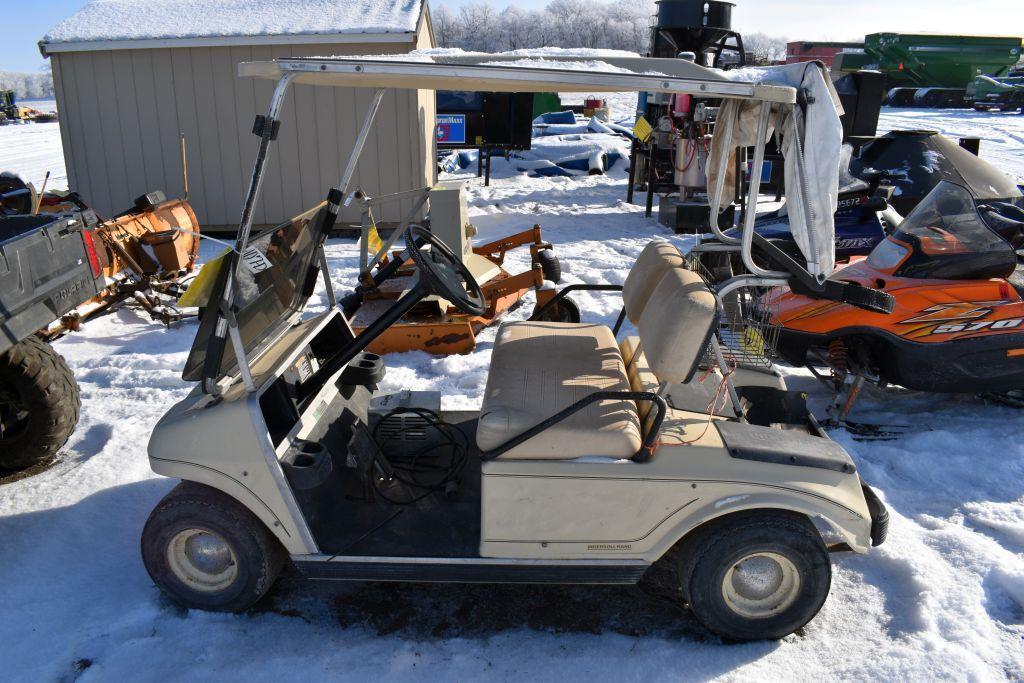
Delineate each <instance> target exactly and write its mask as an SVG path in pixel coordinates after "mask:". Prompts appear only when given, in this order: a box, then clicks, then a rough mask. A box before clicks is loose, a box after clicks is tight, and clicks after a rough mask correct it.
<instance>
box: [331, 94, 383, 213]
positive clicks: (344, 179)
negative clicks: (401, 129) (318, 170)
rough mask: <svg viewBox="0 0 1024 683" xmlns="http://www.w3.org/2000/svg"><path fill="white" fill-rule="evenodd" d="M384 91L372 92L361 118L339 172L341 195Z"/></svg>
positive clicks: (350, 180) (354, 168) (357, 159)
mask: <svg viewBox="0 0 1024 683" xmlns="http://www.w3.org/2000/svg"><path fill="white" fill-rule="evenodd" d="M385 92H387V91H386V90H385V89H384V88H378V89H377V90H376V91H375V92H374V93H373V100H372V101H371V102H370V108H369V109H368V110H367V112H366V118H365V119H363V127H362V128H360V129H359V135H358V136H357V137H356V142H355V144H354V145H353V146H352V153H351V154H349V156H348V164H346V165H345V171H344V173H342V174H341V182H339V183H338V191H339V192H341V194H342V195H344V194H345V193H346V192H348V185H349V183H351V182H352V176H354V175H355V173H356V164H358V163H359V157H360V156H362V154H363V147H365V146H366V139H367V138H368V137H370V131H371V130H372V129H373V119H374V118H376V116H377V110H378V109H379V108H380V101H381V100H382V99H384V93H385Z"/></svg>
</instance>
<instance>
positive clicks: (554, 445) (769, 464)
mask: <svg viewBox="0 0 1024 683" xmlns="http://www.w3.org/2000/svg"><path fill="white" fill-rule="evenodd" d="M446 59H448V60H449V61H445V60H446ZM487 59H489V58H482V57H481V58H476V57H474V56H468V57H457V58H445V57H437V58H436V59H435V60H426V61H421V62H405V61H395V60H391V59H387V60H384V59H381V60H374V59H372V58H369V59H352V58H349V59H343V58H310V59H284V60H277V61H274V62H262V63H252V64H243V65H242V66H241V72H242V74H243V75H255V76H262V77H265V78H273V79H276V80H277V87H276V89H275V91H274V95H273V97H272V100H271V104H270V107H269V109H268V111H267V114H266V115H265V116H262V117H260V119H259V123H258V124H257V127H256V130H257V133H258V134H259V135H260V149H259V152H258V154H257V159H256V165H255V170H254V173H253V176H252V181H251V184H250V187H249V191H248V194H247V196H246V199H245V202H244V207H245V208H244V210H243V215H242V219H241V222H240V229H239V235H238V242H237V244H236V249H235V251H232V252H230V253H229V255H228V256H227V259H226V263H227V266H226V267H221V269H220V270H219V272H218V276H217V281H216V285H215V287H214V291H213V294H212V297H211V304H210V305H209V306H208V307H207V309H206V312H205V314H204V317H203V320H202V321H201V324H200V328H199V332H198V334H197V337H196V341H195V344H194V345H193V348H192V352H191V354H190V357H189V359H188V361H187V365H186V368H185V372H184V377H185V379H187V380H194V381H197V382H198V383H199V384H198V385H197V386H196V387H195V389H194V390H193V391H192V393H191V394H190V395H189V396H188V397H187V398H185V399H184V400H182V401H181V402H180V403H178V404H177V405H175V406H174V407H173V408H171V409H170V411H169V412H168V413H167V414H166V415H165V416H164V417H163V418H162V419H161V420H160V422H159V423H158V424H157V426H156V427H155V429H154V432H153V434H152V437H151V440H150V443H149V458H150V463H151V466H152V468H153V470H154V471H155V472H157V473H159V474H163V475H166V476H168V477H174V478H177V479H181V480H182V482H181V483H180V484H179V485H178V486H177V487H175V488H174V489H173V490H172V491H171V492H170V493H169V494H168V495H167V496H166V497H165V498H164V499H163V500H162V501H161V502H160V503H159V504H158V505H157V507H156V508H155V509H154V511H153V512H152V514H151V515H150V517H149V520H148V521H147V522H146V525H145V528H144V530H143V534H142V557H143V560H144V563H145V566H146V569H147V570H148V572H149V574H150V576H151V577H152V578H153V581H154V582H155V583H156V584H157V586H159V587H160V588H161V589H162V590H163V591H164V592H165V593H166V594H167V595H169V596H170V597H171V598H172V599H174V600H175V601H177V602H179V603H181V604H183V605H185V606H187V607H190V608H200V609H209V610H231V611H237V610H244V609H246V608H248V607H250V606H251V605H253V604H254V603H255V602H257V601H258V600H259V599H260V598H261V597H262V596H263V595H264V594H265V593H266V592H267V591H268V590H269V589H270V587H271V585H272V584H273V583H274V580H275V579H276V577H277V576H278V573H279V571H280V570H281V567H282V565H283V564H284V563H285V562H286V561H288V560H290V561H291V562H292V563H293V564H294V565H295V566H296V567H297V568H298V569H299V570H300V571H302V572H303V573H305V574H306V575H307V576H309V577H312V578H317V579H348V580H372V581H442V582H497V583H583V584H586V583H591V584H619V583H621V584H626V583H633V582H636V581H638V580H639V579H640V578H641V577H642V576H643V575H644V573H645V572H646V571H647V569H648V568H649V567H650V566H651V565H652V564H653V563H655V562H658V561H663V562H669V563H673V565H674V567H675V569H676V570H677V573H678V576H679V585H678V591H679V599H680V600H681V601H685V602H686V603H687V604H689V605H690V607H691V608H692V610H693V612H694V614H695V615H696V617H697V618H698V619H699V620H700V621H701V622H702V623H703V624H705V625H706V626H707V627H708V628H709V629H711V630H712V631H714V632H716V633H718V634H721V635H722V636H724V637H727V638H730V639H738V640H748V639H760V638H779V637H782V636H785V635H787V634H789V633H792V632H793V631H794V630H795V629H797V628H800V627H801V626H803V625H804V624H806V623H807V622H808V621H809V620H810V619H812V618H813V616H814V615H815V614H816V613H817V611H818V610H819V608H820V607H821V606H822V604H823V603H824V601H825V598H826V596H827V594H828V591H829V586H830V579H831V565H830V557H829V553H830V552H832V551H840V550H852V551H854V552H858V553H864V552H867V551H868V549H869V547H870V546H871V545H872V544H875V545H877V544H879V543H881V542H882V541H883V539H884V537H885V533H886V524H887V513H886V512H885V508H884V506H883V505H882V503H881V502H880V500H879V499H878V497H877V496H876V495H875V494H874V493H873V492H872V490H871V489H870V488H869V487H868V486H867V485H866V484H865V483H864V482H863V481H862V480H861V478H860V476H859V475H858V472H857V467H856V465H855V464H854V462H853V461H852V460H851V458H850V456H849V455H848V454H847V453H846V452H845V451H844V450H843V449H842V448H841V447H839V446H838V445H837V444H835V443H833V442H832V441H830V440H829V439H828V438H827V436H826V435H825V434H824V433H823V432H822V431H821V429H820V428H819V427H818V426H817V423H816V422H815V420H814V418H813V416H812V415H810V414H809V413H807V411H806V409H805V408H804V407H803V406H802V405H801V404H800V403H801V402H800V400H799V396H794V395H792V394H789V393H787V392H786V391H785V387H784V384H783V383H782V381H781V379H780V378H779V377H778V376H777V375H775V374H773V373H771V372H766V371H753V370H746V371H744V370H737V371H736V372H735V373H732V372H730V371H728V369H729V368H730V366H729V365H728V363H727V362H726V361H725V360H724V358H723V353H722V349H721V347H720V345H719V343H718V339H717V323H718V319H719V315H720V308H721V304H720V302H719V300H718V298H717V297H716V296H715V294H714V293H713V292H711V291H710V290H709V289H708V287H707V286H706V285H705V284H704V283H703V282H702V281H701V280H700V279H699V277H698V276H696V275H695V274H694V273H692V272H690V271H688V270H686V269H685V268H684V267H683V258H682V256H681V255H680V254H679V252H678V251H677V250H676V249H675V247H673V246H672V245H670V244H668V243H666V242H663V241H657V240H656V241H654V242H652V243H651V244H649V245H648V246H647V247H646V248H645V249H644V250H643V252H642V253H641V254H640V255H639V257H638V258H637V260H636V264H635V265H634V267H633V268H632V270H631V271H630V273H629V276H628V278H627V279H626V281H625V283H624V284H623V285H619V286H614V285H592V286H589V288H590V289H604V290H610V291H611V293H610V294H609V296H612V295H615V294H616V293H617V294H618V295H621V297H622V301H623V314H622V316H620V324H617V325H616V326H615V327H616V329H615V330H614V331H613V330H612V329H609V328H608V327H605V326H603V325H598V324H594V323H587V322H582V323H575V324H572V323H558V322H545V321H522V322H514V323H508V324H505V325H503V326H502V327H501V328H500V330H499V331H498V334H497V338H496V340H495V342H494V350H493V353H492V358H491V363H490V368H489V374H488V379H487V386H486V390H485V392H484V396H483V400H482V407H481V409H480V410H478V411H446V410H443V409H442V407H441V405H440V395H439V394H437V393H433V392H409V391H398V392H384V391H382V390H381V389H380V385H381V382H382V380H383V379H384V373H385V366H384V362H383V360H382V359H381V358H380V357H379V356H377V355H375V354H372V353H368V352H367V351H366V349H367V347H369V345H370V344H372V343H373V341H374V340H375V339H377V338H379V337H380V335H381V334H383V333H384V332H385V331H386V330H387V329H388V327H389V326H391V325H392V324H394V322H395V321H396V320H399V319H400V318H401V317H402V315H404V314H405V313H406V312H407V311H409V310H411V309H412V308H413V307H415V306H416V305H417V304H418V303H419V302H420V301H422V300H423V299H424V298H425V297H427V296H439V297H441V298H442V299H445V300H447V301H449V302H451V303H452V304H453V305H454V306H455V307H457V308H458V309H459V310H460V311H462V312H463V313H465V314H468V315H479V314H480V312H481V311H482V310H484V309H485V307H486V306H487V302H486V301H485V297H484V295H483V292H482V290H481V287H480V285H479V283H478V282H477V281H476V279H475V278H474V276H473V274H472V273H471V272H470V270H469V269H468V268H467V267H466V266H465V265H464V264H463V263H462V262H461V261H460V259H459V258H458V257H457V256H456V255H455V254H453V253H452V250H451V249H450V248H449V247H448V246H447V245H445V244H444V243H443V242H442V241H441V240H440V239H439V238H438V237H437V236H436V235H434V234H432V233H431V232H430V231H428V230H425V229H423V228H422V227H420V226H418V225H415V224H410V225H408V226H407V227H406V228H405V231H404V235H403V239H404V244H405V249H404V253H403V255H402V256H403V257H404V258H409V259H412V260H413V262H414V263H415V266H416V277H415V278H414V280H413V282H412V283H411V284H410V286H409V287H408V289H407V291H405V293H404V294H403V295H402V296H401V297H400V298H398V299H397V300H396V301H395V302H394V303H393V304H392V305H391V307H390V308H389V309H388V310H387V311H385V312H384V313H383V314H382V315H381V316H380V317H378V318H377V319H376V320H375V321H374V322H373V323H372V324H371V325H369V326H368V327H367V328H366V329H364V330H363V331H362V332H360V333H359V334H355V333H353V331H352V328H351V327H350V325H349V322H348V320H347V319H346V317H345V316H344V314H343V313H342V311H341V310H340V309H339V308H338V307H337V306H334V305H332V306H330V307H329V309H328V310H327V311H326V312H323V313H320V314H317V315H312V316H306V317H303V315H302V312H303V307H304V306H305V304H306V302H307V300H308V298H309V297H310V295H311V294H312V292H313V289H314V284H315V282H316V281H317V278H318V274H322V275H323V278H324V279H323V284H324V287H325V288H326V291H327V298H328V301H329V302H331V303H332V304H333V302H334V301H335V299H334V294H333V291H334V290H333V285H332V283H331V282H330V279H329V277H328V275H327V272H326V269H322V264H324V263H325V257H324V253H323V249H322V245H323V242H324V239H325V236H326V235H327V234H328V231H329V230H330V228H331V226H332V224H333V222H334V218H335V216H336V215H337V212H338V210H339V207H340V205H341V203H342V202H343V201H344V200H345V197H346V193H347V192H348V190H349V188H348V187H347V186H348V182H349V179H350V178H351V173H350V171H351V169H352V168H353V166H354V164H355V160H356V159H357V158H358V156H359V151H360V149H361V147H362V141H364V140H365V139H366V133H367V131H368V130H369V127H370V126H371V125H372V118H373V117H372V113H371V115H370V116H368V117H367V120H366V122H365V124H364V126H363V129H362V131H361V133H360V135H359V136H358V137H357V143H356V148H355V150H354V151H353V155H352V159H351V160H350V162H349V166H348V170H347V171H346V172H345V173H344V174H343V178H342V181H341V183H340V184H339V185H338V186H337V187H335V188H332V189H331V190H330V191H329V193H328V196H327V200H326V201H325V202H323V203H321V204H320V205H318V206H316V207H313V208H312V209H311V210H310V211H308V212H306V213H304V214H302V215H300V216H298V217H296V218H295V219H294V220H292V221H289V222H286V223H284V224H282V225H280V226H278V227H276V228H274V229H271V230H268V231H266V232H264V233H262V234H257V235H250V231H251V225H252V207H253V206H254V205H255V202H256V201H257V198H258V194H259V188H260V184H261V182H262V179H263V174H264V168H265V164H266V162H267V159H268V151H269V149H270V147H271V143H272V141H273V139H274V137H275V131H276V130H277V128H278V121H279V119H278V117H279V112H280V109H281V105H282V103H283V101H284V100H285V94H286V92H287V90H288V88H289V86H290V85H291V84H293V83H307V84H312V85H341V86H356V87H360V86H361V87H371V88H377V89H384V88H388V87H399V88H401V87H416V88H432V89H460V90H466V89H475V90H485V91H490V92H501V91H525V92H544V91H552V90H553V91H558V92H594V91H623V90H634V91H641V90H650V91H655V92H684V93H707V94H708V95H709V96H714V97H724V98H742V99H744V100H745V101H748V102H750V103H752V104H753V105H754V106H755V107H757V108H758V110H759V111H761V112H762V113H763V116H761V117H760V118H759V120H760V121H763V122H764V125H765V126H766V125H767V123H766V120H767V115H768V112H769V110H770V109H771V107H772V106H773V105H774V106H777V107H779V108H783V109H785V108H787V107H788V108H792V107H793V105H794V103H795V101H796V96H795V90H794V89H793V88H791V87H783V86H776V85H765V84H759V83H749V82H743V83H741V82H733V81H730V80H728V79H727V78H725V77H724V76H722V75H721V73H720V72H717V71H713V70H709V69H705V68H702V67H699V66H696V65H694V64H692V63H687V62H683V61H681V60H650V59H641V58H636V59H611V60H609V61H610V62H612V66H613V67H615V68H608V67H606V66H604V65H601V66H599V67H597V68H595V67H594V65H593V64H592V63H589V64H585V63H576V62H573V61H572V60H571V59H570V60H566V62H565V63H554V64H551V66H552V67H553V68H543V67H538V66H525V65H517V64H498V65H494V64H488V63H487ZM490 59H493V58H490ZM512 59H513V58H505V59H504V60H503V61H510V60H512ZM837 121H838V117H837ZM765 138H766V136H765V135H762V136H761V144H760V145H759V146H758V148H759V150H760V153H761V154H763V148H764V140H765ZM755 190H756V188H755ZM254 250H255V251H256V252H258V253H259V254H260V255H261V257H262V258H255V257H253V251H254ZM745 250H746V251H747V252H749V245H748V246H747V247H745ZM246 254H248V255H249V258H245V257H244V256H245V255H246ZM747 255H748V256H749V254H747ZM754 279H756V278H754ZM740 284H742V283H740ZM575 287H576V288H579V287H580V286H579V285H576V286H575ZM566 289H569V288H566ZM565 291H566V290H563V291H562V292H559V294H558V295H556V296H555V297H554V298H552V299H551V301H552V302H553V301H556V300H557V299H558V298H559V297H560V296H563V295H564V293H565ZM213 302H217V303H213ZM624 318H628V320H629V321H630V323H631V324H632V325H634V326H635V327H636V330H637V332H638V334H637V335H636V336H627V335H622V334H620V335H619V336H616V334H617V333H618V332H620V331H621V330H620V328H621V327H622V325H621V323H622V321H623V319H624ZM716 366H717V368H725V369H727V371H726V372H725V373H724V374H720V373H719V372H718V370H716ZM702 380H705V381H702ZM594 609H600V606H599V605H595V606H594Z"/></svg>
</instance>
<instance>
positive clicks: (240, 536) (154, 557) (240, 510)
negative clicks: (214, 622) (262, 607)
mask: <svg viewBox="0 0 1024 683" xmlns="http://www.w3.org/2000/svg"><path fill="white" fill-rule="evenodd" d="M142 561H143V564H145V565H146V571H147V572H149V576H150V577H151V578H152V579H153V583H155V584H156V585H157V586H158V587H159V588H160V590H162V591H163V592H164V593H165V594H167V596H168V597H170V598H171V599H172V600H174V601H175V602H177V603H178V604H180V605H182V606H184V607H188V608H189V609H203V610H210V611H217V612H240V611H243V610H246V609H248V608H249V607H251V606H252V605H254V604H256V603H257V602H258V601H259V600H260V598H262V597H263V596H264V595H265V594H266V593H267V591H268V590H270V587H271V586H272V585H273V584H274V581H275V580H276V579H277V576H278V574H280V572H281V568H282V567H283V566H284V561H285V551H284V549H283V548H282V547H281V545H280V544H279V543H278V542H277V539H276V538H274V536H273V534H271V533H270V531H269V530H268V529H267V527H266V526H265V525H264V524H263V522H261V521H260V520H259V519H257V518H256V516H255V515H253V514H252V513H251V512H249V510H247V509H246V508H245V507H244V506H242V505H241V504H240V503H238V502H237V501H235V500H233V499H231V498H230V497H228V496H227V495H225V494H223V493H221V492H220V491H217V490H215V489H212V488H210V487H208V486H203V485H201V484H195V483H192V482H182V483H181V484H179V485H178V486H177V487H175V488H174V489H173V490H172V491H171V492H170V493H168V494H167V495H166V496H164V498H163V500H161V501H160V503H159V504H158V505H157V506H156V508H155V509H154V510H153V512H152V513H151V514H150V516H149V519H148V520H147V521H146V526H145V528H144V529H143V530H142Z"/></svg>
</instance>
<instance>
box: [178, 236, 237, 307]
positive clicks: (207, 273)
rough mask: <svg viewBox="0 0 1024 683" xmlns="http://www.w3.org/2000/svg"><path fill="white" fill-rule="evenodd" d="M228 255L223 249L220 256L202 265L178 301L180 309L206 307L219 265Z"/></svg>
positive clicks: (227, 251)
mask: <svg viewBox="0 0 1024 683" xmlns="http://www.w3.org/2000/svg"><path fill="white" fill-rule="evenodd" d="M229 253H231V250H230V249H225V250H224V251H223V252H222V253H221V254H220V255H218V256H217V257H215V258H212V259H210V260H209V261H207V262H206V263H205V264H203V267H202V268H201V269H200V270H199V274H198V275H196V277H195V279H194V280H192V284H190V285H189V286H188V289H186V290H185V293H184V294H182V295H181V298H180V299H178V305H179V306H181V307H182V308H198V307H199V306H205V305H206V302H207V301H209V300H210V293H211V292H212V291H213V285H214V283H215V282H217V274H218V273H219V272H220V267H221V264H222V263H224V257H225V256H227V255H228V254H229Z"/></svg>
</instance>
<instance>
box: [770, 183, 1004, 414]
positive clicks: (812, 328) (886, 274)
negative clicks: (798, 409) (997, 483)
mask: <svg viewBox="0 0 1024 683" xmlns="http://www.w3.org/2000/svg"><path fill="white" fill-rule="evenodd" d="M1022 246H1024V211H1022V210H1021V209H1020V208H1019V207H1017V206H1015V205H1012V204H1008V203H1002V202H992V203H988V204H984V203H983V204H980V205H979V204H976V202H975V199H974V198H973V197H972V196H971V193H970V192H969V191H968V190H967V189H966V188H964V187H961V186H960V185H956V184H954V183H951V182H948V181H943V182H942V183H940V184H939V185H938V186H936V187H935V189H934V190H932V192H931V193H930V194H929V195H928V196H927V197H925V199H924V200H922V201H921V203H920V204H919V205H918V206H917V207H916V208H915V209H914V210H913V211H912V212H911V213H910V215H909V216H907V218H906V219H905V220H904V221H903V222H902V223H901V224H900V225H899V227H898V228H897V229H896V230H895V232H894V233H893V234H891V235H889V236H888V237H887V238H886V239H885V240H884V241H882V242H880V243H879V244H878V246H876V247H875V249H874V250H873V251H872V252H871V254H870V255H869V256H868V257H867V258H866V259H863V260H860V261H857V262H854V263H851V264H850V265H848V266H846V267H844V268H841V269H839V270H837V271H836V272H835V273H833V275H832V276H831V277H830V278H829V279H830V280H832V281H835V282H845V283H856V284H859V285H862V286H864V287H872V288H877V289H879V290H883V291H884V292H886V293H888V294H890V295H891V296H892V297H893V302H894V304H893V310H892V313H889V314H885V313H880V312H872V311H870V310H864V309H863V308H855V307H853V306H850V305H849V304H846V303H842V302H839V301H823V300H821V299H818V298H812V297H811V296H808V295H806V294H801V293H797V292H795V291H793V289H784V288H778V289H775V290H772V291H771V292H769V293H767V294H766V295H765V296H764V297H763V298H762V299H761V300H760V301H759V306H760V307H762V308H763V309H764V312H765V313H766V314H768V315H770V316H771V319H772V321H773V322H774V323H776V324H777V325H779V326H780V328H781V329H780V330H779V335H778V341H777V343H776V350H777V352H778V354H779V355H780V356H781V357H782V358H784V359H785V360H787V361H788V362H790V363H792V364H794V365H797V366H804V365H806V366H807V367H808V368H810V369H811V370H812V372H814V373H815V375H817V376H818V377H819V378H820V379H827V380H828V381H830V382H831V383H832V384H833V385H834V386H835V389H836V391H837V400H836V402H835V404H834V405H833V415H832V417H833V418H834V419H837V420H840V421H843V422H845V423H847V424H848V425H849V424H855V423H848V422H847V420H846V416H847V415H848V413H849V411H850V408H851V407H852V405H853V402H854V400H855V399H856V397H857V393H858V392H859V391H860V389H861V387H862V386H863V383H864V382H865V381H871V382H873V383H876V384H879V385H881V386H884V385H886V384H896V385H900V386H902V387H905V388H907V389H912V390H918V391H935V392H950V393H983V394H987V395H992V396H995V397H999V398H1001V399H1002V400H1005V401H1007V402H1010V403H1012V404H1014V405H1021V406H1024V401H1021V400H1020V393H1019V392H1021V390H1024V301H1022V299H1021V295H1022V293H1024V264H1022V262H1021V255H1022V254H1024V251H1018V250H1020V249H1021V247H1022ZM820 367H827V368H828V369H829V371H830V376H828V377H825V376H823V375H821V374H820V373H819V372H818V371H817V370H816V368H820Z"/></svg>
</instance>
